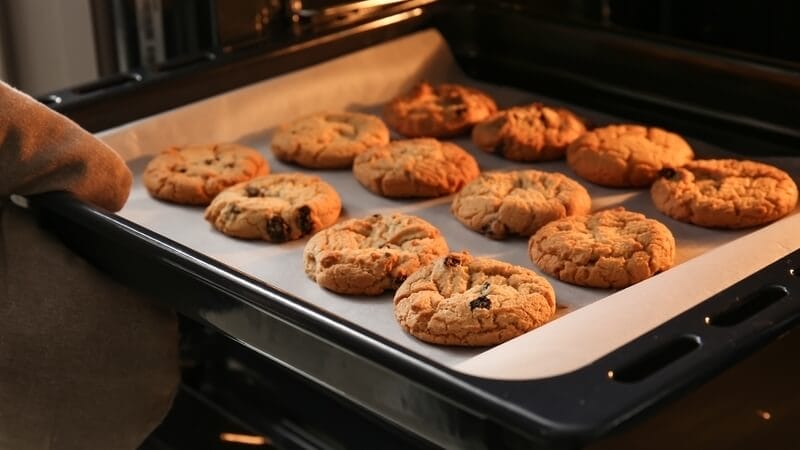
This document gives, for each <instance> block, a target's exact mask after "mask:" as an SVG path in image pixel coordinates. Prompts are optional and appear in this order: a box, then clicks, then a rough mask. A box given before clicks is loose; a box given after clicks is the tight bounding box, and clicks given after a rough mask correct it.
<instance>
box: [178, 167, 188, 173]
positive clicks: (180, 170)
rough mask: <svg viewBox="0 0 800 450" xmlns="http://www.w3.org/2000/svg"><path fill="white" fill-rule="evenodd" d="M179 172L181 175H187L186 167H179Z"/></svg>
mask: <svg viewBox="0 0 800 450" xmlns="http://www.w3.org/2000/svg"><path fill="white" fill-rule="evenodd" d="M177 171H178V172H180V173H186V167H178V169H177Z"/></svg>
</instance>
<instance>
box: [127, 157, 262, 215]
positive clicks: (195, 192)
mask: <svg viewBox="0 0 800 450" xmlns="http://www.w3.org/2000/svg"><path fill="white" fill-rule="evenodd" d="M268 173H269V164H267V161H266V160H265V159H264V157H263V156H261V154H260V153H259V152H258V151H257V150H255V149H252V148H250V147H245V146H244V145H239V144H218V145H192V146H187V147H170V148H168V149H166V150H164V151H162V152H161V153H160V154H159V155H157V156H156V157H155V158H153V159H152V160H150V162H149V163H148V164H147V167H146V168H145V169H144V174H143V175H142V180H143V181H144V185H145V187H146V188H147V191H148V192H149V193H150V195H152V196H153V197H155V198H158V199H161V200H166V201H169V202H173V203H180V204H183V205H207V204H208V203H209V202H211V199H213V198H214V197H215V196H216V195H217V194H219V193H220V192H221V191H222V190H223V189H225V188H227V187H229V186H233V185H234V184H236V183H240V182H242V181H246V180H249V179H251V178H254V177H258V176H261V175H266V174H268Z"/></svg>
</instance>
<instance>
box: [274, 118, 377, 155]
mask: <svg viewBox="0 0 800 450" xmlns="http://www.w3.org/2000/svg"><path fill="white" fill-rule="evenodd" d="M388 143H389V129H388V128H386V125H384V123H383V121H382V120H381V119H380V118H379V117H376V116H373V115H370V114H362V113H353V112H334V113H332V112H323V113H316V114H312V115H310V116H305V117H301V118H299V119H295V120H293V121H291V122H289V123H286V124H283V125H281V127H280V128H279V129H278V130H277V131H276V132H275V135H274V136H273V138H272V153H274V154H275V156H276V157H277V158H278V159H280V160H282V161H287V162H291V163H296V164H299V165H301V166H303V167H310V168H314V169H343V168H348V167H350V166H352V165H353V158H355V157H356V155H358V154H359V153H361V152H363V151H364V150H366V149H367V148H369V147H374V146H376V145H386V144H388Z"/></svg>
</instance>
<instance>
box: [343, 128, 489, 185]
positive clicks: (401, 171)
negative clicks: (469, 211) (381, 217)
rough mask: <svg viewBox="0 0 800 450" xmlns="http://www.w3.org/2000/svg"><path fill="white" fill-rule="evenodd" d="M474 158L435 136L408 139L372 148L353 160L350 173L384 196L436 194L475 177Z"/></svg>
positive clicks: (463, 183) (476, 164) (477, 171)
mask: <svg viewBox="0 0 800 450" xmlns="http://www.w3.org/2000/svg"><path fill="white" fill-rule="evenodd" d="M479 172H480V170H479V169H478V163H477V162H476V161H475V158H473V157H472V155H470V154H469V153H467V152H466V151H465V150H464V149H462V148H461V147H459V146H457V145H455V144H453V143H450V142H440V141H437V140H436V139H430V138H427V139H408V140H403V141H393V142H390V143H389V144H388V145H384V146H382V147H373V148H370V149H368V150H366V151H365V152H364V153H361V154H360V155H358V156H357V157H356V159H355V161H354V162H353V175H354V176H355V177H356V179H357V180H358V181H359V182H360V183H361V184H362V185H364V187H366V188H367V189H369V190H370V191H372V192H374V193H376V194H378V195H382V196H384V197H439V196H442V195H448V194H452V193H454V192H457V191H458V190H460V189H461V188H462V187H463V186H464V185H465V184H467V183H468V182H470V181H471V180H473V179H474V178H475V177H477V176H478V173H479Z"/></svg>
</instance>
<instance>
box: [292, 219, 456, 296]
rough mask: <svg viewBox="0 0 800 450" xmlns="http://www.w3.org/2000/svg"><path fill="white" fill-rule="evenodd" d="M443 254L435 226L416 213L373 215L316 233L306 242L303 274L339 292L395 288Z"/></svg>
mask: <svg viewBox="0 0 800 450" xmlns="http://www.w3.org/2000/svg"><path fill="white" fill-rule="evenodd" d="M445 253H447V242H445V240H444V238H443V237H442V234H441V233H440V232H439V230H438V229H437V228H436V227H434V226H433V225H431V224H429V223H428V222H426V221H424V220H422V219H420V218H419V217H415V216H409V215H406V214H391V215H380V214H374V215H372V216H368V217H365V218H361V219H350V220H347V221H345V222H342V223H339V224H336V225H334V226H332V227H331V228H327V229H325V230H322V231H321V232H319V233H317V234H316V235H314V237H312V238H311V239H310V240H309V241H308V243H307V244H306V247H305V250H304V251H303V261H304V267H305V271H306V274H308V276H309V277H310V278H311V279H312V280H314V281H316V282H317V283H318V284H319V285H320V286H322V287H324V288H327V289H330V290H332V291H334V292H338V293H340V294H357V295H358V294H365V295H376V294H380V293H381V292H383V291H384V290H389V289H396V288H397V287H398V286H400V284H401V283H402V282H403V281H405V279H406V278H407V277H408V276H409V275H411V274H412V273H414V272H415V271H416V270H417V269H419V268H420V266H423V265H426V264H428V263H430V262H431V261H433V260H434V259H435V258H437V257H439V256H441V255H444V254H445Z"/></svg>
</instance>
